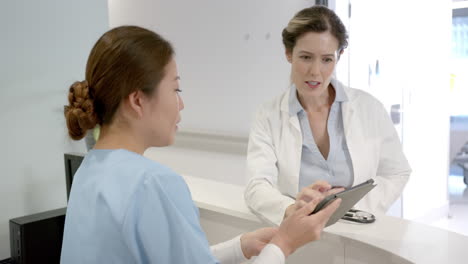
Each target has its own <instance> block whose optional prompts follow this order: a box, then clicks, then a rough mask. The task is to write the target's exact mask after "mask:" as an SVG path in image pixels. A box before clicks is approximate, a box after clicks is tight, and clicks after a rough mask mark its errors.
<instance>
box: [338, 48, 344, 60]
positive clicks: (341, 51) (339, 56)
mask: <svg viewBox="0 0 468 264" xmlns="http://www.w3.org/2000/svg"><path fill="white" fill-rule="evenodd" d="M343 53H344V49H342V50H340V53H338V60H340V58H341V55H343Z"/></svg>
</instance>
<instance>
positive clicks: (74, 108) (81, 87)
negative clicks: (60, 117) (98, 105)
mask: <svg viewBox="0 0 468 264" xmlns="http://www.w3.org/2000/svg"><path fill="white" fill-rule="evenodd" d="M68 103H69V105H68V106H67V107H66V109H65V118H66V120H67V127H68V134H69V135H70V137H71V138H72V139H74V140H79V139H82V138H83V137H84V136H85V135H86V132H87V131H88V130H89V129H91V128H94V127H95V126H96V123H97V119H96V113H95V112H94V105H93V98H92V96H91V95H90V89H89V86H88V82H87V81H82V82H75V83H73V84H72V85H71V86H70V89H69V92H68Z"/></svg>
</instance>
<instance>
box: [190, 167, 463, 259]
mask: <svg viewBox="0 0 468 264" xmlns="http://www.w3.org/2000/svg"><path fill="white" fill-rule="evenodd" d="M184 178H185V180H186V182H187V184H188V186H189V188H190V191H191V193H192V198H193V200H194V202H195V204H196V205H197V206H198V207H199V208H201V209H206V210H210V211H215V212H219V213H222V214H226V215H229V216H234V217H238V218H242V219H245V220H249V221H254V222H258V223H260V220H259V219H258V218H257V217H256V216H255V215H254V214H252V213H251V212H250V210H249V209H248V208H247V206H246V205H245V203H244V198H243V191H244V188H243V187H242V186H239V185H233V184H227V183H221V182H216V181H212V180H208V179H203V178H197V177H191V176H188V175H184ZM324 231H325V232H326V233H328V234H329V235H336V236H340V237H344V238H346V239H349V240H350V241H355V242H357V243H364V244H367V245H370V246H372V247H377V248H379V249H381V250H384V251H387V252H389V253H391V254H394V255H396V256H398V257H401V258H403V259H405V260H408V261H410V262H414V263H425V264H426V263H437V264H440V263H451V264H454V263H467V259H468V256H467V252H468V237H466V236H463V235H460V234H457V233H454V232H450V231H445V230H442V229H439V228H435V227H431V226H428V225H424V224H420V223H416V222H412V221H408V220H405V219H400V218H395V217H391V216H385V215H381V216H377V220H376V222H374V223H373V224H366V225H361V224H355V223H347V222H338V223H336V224H334V225H332V226H329V227H327V228H326V229H325V230H324Z"/></svg>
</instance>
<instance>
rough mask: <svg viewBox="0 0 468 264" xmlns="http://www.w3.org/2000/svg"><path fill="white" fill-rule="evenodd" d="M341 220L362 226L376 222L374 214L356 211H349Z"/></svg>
mask: <svg viewBox="0 0 468 264" xmlns="http://www.w3.org/2000/svg"><path fill="white" fill-rule="evenodd" d="M341 219H343V220H347V221H351V222H355V223H361V224H370V223H373V222H375V216H374V215H373V214H371V213H368V212H365V211H361V210H356V209H349V211H348V212H347V213H346V214H345V215H344V216H343V217H342V218H341Z"/></svg>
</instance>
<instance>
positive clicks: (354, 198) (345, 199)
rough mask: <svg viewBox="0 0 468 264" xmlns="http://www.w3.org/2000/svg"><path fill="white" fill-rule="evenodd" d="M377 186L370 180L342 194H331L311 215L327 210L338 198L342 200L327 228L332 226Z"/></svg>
mask: <svg viewBox="0 0 468 264" xmlns="http://www.w3.org/2000/svg"><path fill="white" fill-rule="evenodd" d="M375 186H376V185H375V184H374V180H372V179H370V180H368V181H366V182H364V183H361V184H359V185H356V186H354V187H351V188H349V189H346V190H344V191H342V192H339V193H336V194H331V195H329V196H327V197H325V198H324V199H323V200H322V201H321V202H320V203H319V204H318V205H317V206H316V207H315V210H314V211H313V212H312V213H311V214H315V213H317V212H318V211H320V210H322V209H323V208H325V207H326V206H327V205H328V204H330V203H331V202H333V201H334V200H335V199H337V198H341V200H342V201H341V205H340V207H338V209H337V210H336V211H335V213H333V215H332V216H331V217H330V219H329V220H328V222H327V224H326V225H325V226H329V225H332V224H334V223H336V222H337V221H338V220H339V219H341V218H342V217H343V216H344V215H345V214H346V213H347V212H348V211H349V209H351V208H352V207H353V206H354V205H355V204H356V203H357V202H358V201H359V200H361V199H362V197H364V195H366V194H367V193H368V192H369V191H370V190H372V189H373V188H374V187H375Z"/></svg>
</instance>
